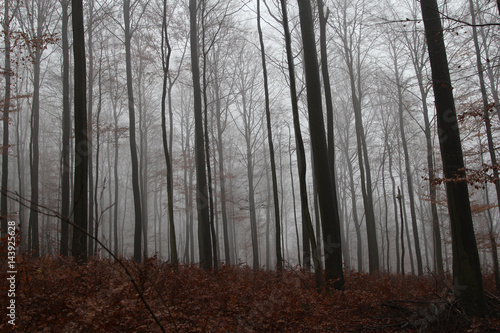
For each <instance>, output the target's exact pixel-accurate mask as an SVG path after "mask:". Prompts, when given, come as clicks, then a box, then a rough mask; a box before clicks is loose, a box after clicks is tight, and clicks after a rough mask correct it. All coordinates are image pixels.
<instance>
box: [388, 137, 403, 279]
mask: <svg viewBox="0 0 500 333" xmlns="http://www.w3.org/2000/svg"><path fill="white" fill-rule="evenodd" d="M388 138H389V133H386V135H385V144H386V145H387V152H388V155H389V177H390V178H391V186H392V205H393V206H394V224H395V226H396V237H395V241H396V273H399V272H400V270H401V262H400V256H399V223H398V205H397V202H396V198H397V194H396V180H395V179H394V174H393V173H392V154H391V148H390V146H389V141H388ZM402 233H403V232H402V230H401V234H402Z"/></svg>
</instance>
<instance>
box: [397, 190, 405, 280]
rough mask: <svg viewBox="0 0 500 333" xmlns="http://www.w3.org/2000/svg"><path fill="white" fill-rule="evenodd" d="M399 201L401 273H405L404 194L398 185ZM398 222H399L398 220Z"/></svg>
mask: <svg viewBox="0 0 500 333" xmlns="http://www.w3.org/2000/svg"><path fill="white" fill-rule="evenodd" d="M396 198H398V201H399V215H400V216H401V274H403V276H404V275H405V242H404V239H403V237H404V226H405V224H404V216H403V203H402V200H401V199H402V195H401V191H400V190H399V186H398V195H397V197H396ZM396 223H397V222H396Z"/></svg>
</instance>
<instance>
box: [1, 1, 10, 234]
mask: <svg viewBox="0 0 500 333" xmlns="http://www.w3.org/2000/svg"><path fill="white" fill-rule="evenodd" d="M2 23H3V34H4V46H5V50H4V52H5V65H4V71H5V94H4V100H3V119H2V120H3V141H2V149H1V152H0V153H1V155H2V187H1V194H0V195H1V200H0V201H1V203H0V219H1V220H2V223H1V225H0V229H1V232H0V237H2V238H3V237H5V235H6V234H7V222H8V217H7V214H8V212H7V190H8V180H9V178H8V176H9V110H10V94H11V87H10V75H11V72H10V71H11V66H10V17H9V1H7V0H5V12H4V18H3V22H2Z"/></svg>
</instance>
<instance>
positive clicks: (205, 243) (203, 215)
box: [189, 0, 212, 270]
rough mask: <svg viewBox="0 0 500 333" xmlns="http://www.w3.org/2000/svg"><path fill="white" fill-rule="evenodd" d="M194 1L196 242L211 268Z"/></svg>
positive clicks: (193, 4) (191, 11)
mask: <svg viewBox="0 0 500 333" xmlns="http://www.w3.org/2000/svg"><path fill="white" fill-rule="evenodd" d="M196 13H197V10H196V0H190V1H189V17H190V41H191V72H192V76H193V93H194V119H195V120H194V121H195V158H196V207H197V210H198V242H199V254H200V267H201V268H203V269H205V270H210V269H211V268H212V247H211V236H210V215H209V211H208V196H207V176H206V172H205V166H206V159H205V152H204V150H203V148H204V144H203V143H204V142H203V141H204V139H203V117H202V116H203V115H202V106H201V87H200V66H199V59H198V27H197V20H196Z"/></svg>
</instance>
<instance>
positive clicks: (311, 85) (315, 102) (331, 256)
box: [297, 0, 344, 289]
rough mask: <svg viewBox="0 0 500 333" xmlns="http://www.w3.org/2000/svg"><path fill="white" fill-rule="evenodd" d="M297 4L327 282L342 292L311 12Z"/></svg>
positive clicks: (337, 225)
mask: <svg viewBox="0 0 500 333" xmlns="http://www.w3.org/2000/svg"><path fill="white" fill-rule="evenodd" d="M297 2H298V4H299V16H300V28H301V32H302V44H303V47H304V67H305V76H306V88H307V106H308V113H309V127H310V135H311V145H312V153H313V159H314V173H315V174H316V179H317V180H320V179H321V181H320V182H318V184H317V185H318V197H319V204H320V213H321V222H322V229H323V244H324V251H325V269H326V279H327V280H329V281H333V286H334V288H335V289H342V288H344V273H343V270H342V249H341V238H340V218H339V212H338V203H337V201H336V200H335V194H334V190H335V189H334V188H333V186H334V182H333V181H332V179H331V178H332V169H331V166H330V162H329V160H328V146H327V143H326V136H325V128H324V120H323V108H322V105H321V84H320V77H319V68H318V60H317V59H318V58H317V53H316V44H315V40H316V39H315V37H314V23H313V19H312V10H311V4H310V3H309V1H307V0H298V1H297Z"/></svg>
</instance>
